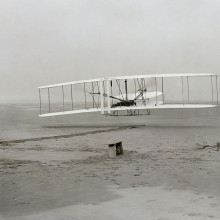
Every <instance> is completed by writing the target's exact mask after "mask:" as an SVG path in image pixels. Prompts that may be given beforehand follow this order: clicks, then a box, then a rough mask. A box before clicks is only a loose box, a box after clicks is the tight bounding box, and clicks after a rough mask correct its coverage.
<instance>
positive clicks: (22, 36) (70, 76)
mask: <svg viewBox="0 0 220 220" xmlns="http://www.w3.org/2000/svg"><path fill="white" fill-rule="evenodd" d="M219 12H220V1H219V0H184V1H179V0H78V1H76V0H0V100H15V99H29V100H36V99H37V98H38V91H37V89H36V87H38V86H41V85H47V84H53V83H57V82H66V81H74V80H80V79H90V78H97V77H106V76H117V75H131V74H150V73H170V72H171V73H173V72H213V73H218V72H220V71H219V69H220V65H219V63H220V61H219V58H220V56H219V55H220V13H219Z"/></svg>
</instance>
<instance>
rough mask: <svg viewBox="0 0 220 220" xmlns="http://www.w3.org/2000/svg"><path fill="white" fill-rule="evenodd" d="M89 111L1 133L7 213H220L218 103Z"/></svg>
mask: <svg viewBox="0 0 220 220" xmlns="http://www.w3.org/2000/svg"><path fill="white" fill-rule="evenodd" d="M35 113H36V112H35V110H33V111H32V113H31V114H30V116H29V117H30V118H31V115H32V114H33V115H35ZM189 113H190V115H189ZM25 114H26V113H25ZM34 117H35V116H34ZM89 117H91V118H92V117H94V118H95V120H94V118H93V119H91V118H90V121H88V120H87V119H88V118H89ZM89 117H88V118H87V119H82V118H81V120H79V121H80V122H79V121H77V122H75V125H74V122H71V124H70V123H67V122H66V121H62V125H61V119H57V121H56V123H55V122H54V119H53V121H52V122H51V121H50V125H49V126H47V127H45V124H48V121H46V122H45V121H44V122H41V123H39V124H38V126H39V127H38V128H37V126H35V127H34V126H33V123H32V128H34V129H33V130H34V131H32V133H31V134H29V136H25V135H23V136H21V138H20V139H19V138H17V136H16V137H15V136H14V138H13V139H9V138H5V139H4V138H2V139H1V145H0V177H1V178H0V198H1V200H0V219H2V220H3V219H5V220H9V219H11V220H15V219H19V220H20V219H28V220H29V219H31V220H32V219H94V220H95V219H161V220H162V219H220V210H219V206H220V190H219V187H220V175H219V170H220V163H219V162H220V159H219V158H220V151H217V150H216V146H215V144H216V142H217V141H219V139H218V138H219V127H218V121H217V120H218V109H217V110H212V112H209V111H207V110H206V111H202V112H201V114H200V115H197V117H195V113H194V112H187V113H186V114H185V115H184V114H182V115H181V117H179V115H175V114H172V113H171V114H168V113H167V114H165V115H162V116H161V115H160V116H159V113H155V114H154V113H152V115H150V116H141V117H135V118H134V117H132V118H131V117H121V118H116V117H113V118H110V117H104V118H102V119H101V117H103V116H99V115H94V116H89ZM73 119H74V118H73ZM98 119H99V120H98ZM37 120H39V119H37ZM47 120H48V119H47ZM59 120H60V121H59ZM62 120H63V119H62ZM65 120H67V119H65ZM83 120H84V121H83ZM92 120H93V121H92ZM97 120H98V121H97ZM38 122H39V121H38ZM59 122H60V124H59ZM42 123H43V124H42ZM89 125H90V126H89ZM106 125H108V126H109V127H108V126H106ZM9 130H10V129H9ZM27 130H30V128H29V127H28V129H27ZM45 130H47V133H46V135H45V134H44V135H43V133H42V132H44V131H45ZM36 131H37V132H36ZM40 131H41V132H40ZM43 137H44V138H43ZM19 140H20V141H19ZM116 141H122V142H123V149H124V155H119V156H117V157H116V158H109V156H108V144H109V143H114V142H116ZM204 141H205V142H207V143H208V144H209V145H210V147H206V148H204V149H202V148H201V147H199V146H198V145H196V143H201V144H202V143H203V142H204Z"/></svg>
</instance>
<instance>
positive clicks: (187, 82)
mask: <svg viewBox="0 0 220 220" xmlns="http://www.w3.org/2000/svg"><path fill="white" fill-rule="evenodd" d="M187 90H188V104H189V76H187Z"/></svg>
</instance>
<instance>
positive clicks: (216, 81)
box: [215, 75, 218, 105]
mask: <svg viewBox="0 0 220 220" xmlns="http://www.w3.org/2000/svg"><path fill="white" fill-rule="evenodd" d="M215 77H216V78H215V79H216V80H215V82H216V92H217V94H216V95H217V105H218V76H217V75H216V76H215Z"/></svg>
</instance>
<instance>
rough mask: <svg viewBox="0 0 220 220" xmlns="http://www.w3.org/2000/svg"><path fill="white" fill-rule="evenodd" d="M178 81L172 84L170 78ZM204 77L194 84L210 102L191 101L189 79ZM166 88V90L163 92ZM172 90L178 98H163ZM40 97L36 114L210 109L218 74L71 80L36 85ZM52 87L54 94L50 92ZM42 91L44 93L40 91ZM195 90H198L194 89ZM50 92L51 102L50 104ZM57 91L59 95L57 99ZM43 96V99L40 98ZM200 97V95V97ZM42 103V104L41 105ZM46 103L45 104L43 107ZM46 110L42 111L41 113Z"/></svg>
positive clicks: (216, 95)
mask: <svg viewBox="0 0 220 220" xmlns="http://www.w3.org/2000/svg"><path fill="white" fill-rule="evenodd" d="M173 78H175V79H177V81H178V82H179V84H178V85H177V84H176V89H174V88H175V85H174V84H172V82H169V81H171V79H173ZM199 78H203V79H205V81H204V83H203V84H201V85H202V86H201V85H200V84H199V83H197V84H196V87H200V89H201V91H203V90H204V89H207V91H206V92H205V93H206V95H208V96H209V94H208V93H210V96H209V97H210V101H207V100H205V101H203V102H201V101H202V100H200V102H199V103H198V102H195V101H194V99H191V98H190V97H191V95H192V94H191V93H192V92H193V90H194V89H192V85H191V86H190V80H192V79H196V81H197V80H198V79H199ZM165 87H166V92H165ZM170 89H171V90H172V93H173V95H177V94H178V92H177V89H179V90H180V92H179V93H180V94H179V95H177V96H179V100H178V101H176V102H175V103H173V102H172V103H170V102H168V100H166V99H165V96H166V93H167V92H168V91H169V90H170ZM38 90H39V99H40V115H39V116H40V117H47V116H58V115H68V114H76V113H89V112H101V114H105V115H110V116H119V115H120V114H119V112H125V115H129V116H134V115H140V111H145V113H146V114H149V112H150V110H151V109H183V108H210V107H216V106H218V77H217V75H216V74H212V73H185V74H183V73H176V74H152V75H133V76H119V77H109V78H99V79H91V80H81V81H73V82H67V83H60V84H54V85H48V86H41V87H38ZM53 90H56V92H58V93H54V94H53ZM43 93H44V94H43ZM197 93H198V91H197ZM52 94H53V95H54V103H52ZM58 94H59V95H60V97H61V101H60V103H58V102H57V99H58ZM43 97H44V98H43ZM201 98H203V97H201ZM45 102H46V104H45ZM45 106H46V107H45ZM45 109H46V112H45Z"/></svg>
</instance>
